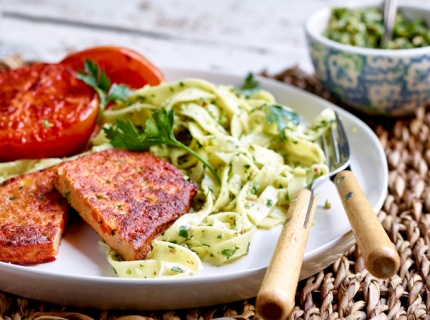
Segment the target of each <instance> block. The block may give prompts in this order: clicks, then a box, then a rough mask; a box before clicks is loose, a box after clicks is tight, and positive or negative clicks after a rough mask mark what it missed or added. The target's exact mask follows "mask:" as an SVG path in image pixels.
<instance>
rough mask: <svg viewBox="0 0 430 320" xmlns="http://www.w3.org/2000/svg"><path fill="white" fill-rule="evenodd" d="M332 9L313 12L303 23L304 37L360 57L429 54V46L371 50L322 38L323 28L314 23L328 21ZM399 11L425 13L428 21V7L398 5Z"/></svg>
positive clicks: (429, 11)
mask: <svg viewBox="0 0 430 320" xmlns="http://www.w3.org/2000/svg"><path fill="white" fill-rule="evenodd" d="M380 6H381V4H375V3H373V4H371V3H366V2H364V3H360V4H355V5H351V6H348V7H350V8H354V9H360V8H376V7H380ZM331 9H332V7H331V6H330V7H324V8H321V9H319V10H317V11H315V12H313V13H312V14H311V15H310V16H309V17H308V18H307V19H306V20H305V23H304V26H303V27H304V30H305V33H306V35H307V36H308V37H309V38H311V39H314V40H316V41H318V42H320V43H322V44H324V45H325V46H327V47H333V48H335V49H338V50H339V51H345V52H349V53H355V54H361V55H369V56H395V57H399V56H416V55H422V54H425V53H429V52H430V46H428V47H422V48H414V49H372V48H362V47H354V46H351V45H346V44H342V43H339V42H336V41H333V40H330V39H328V38H326V37H324V36H323V35H322V34H321V32H322V31H323V30H325V26H324V27H322V26H321V25H320V24H318V25H316V22H318V21H320V20H328V18H329V16H330V12H331ZM399 9H400V10H402V9H406V10H411V11H420V12H425V13H426V14H427V15H428V16H429V18H428V19H430V7H429V8H425V7H420V6H417V5H399Z"/></svg>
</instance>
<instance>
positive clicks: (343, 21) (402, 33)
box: [323, 7, 430, 49]
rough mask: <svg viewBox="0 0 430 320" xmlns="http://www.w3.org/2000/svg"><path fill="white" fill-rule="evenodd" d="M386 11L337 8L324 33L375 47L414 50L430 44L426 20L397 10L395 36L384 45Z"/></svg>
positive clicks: (349, 41)
mask: <svg viewBox="0 0 430 320" xmlns="http://www.w3.org/2000/svg"><path fill="white" fill-rule="evenodd" d="M383 34H384V26H383V14H382V12H381V11H380V10H379V9H377V8H366V9H351V8H345V7H342V8H333V9H332V12H331V17H330V20H329V23H328V26H327V30H326V31H325V32H324V33H323V35H324V36H325V37H327V38H329V39H331V40H333V41H336V42H340V43H343V44H348V45H352V46H356V47H364V48H374V49H412V48H419V47H426V46H428V45H430V29H429V27H428V26H427V24H426V22H425V21H424V20H422V19H413V20H407V19H406V18H405V17H404V16H403V14H402V13H401V11H399V12H397V16H396V20H395V24H394V29H393V37H392V40H390V41H389V42H388V43H387V45H386V46H384V47H382V46H381V39H382V36H383Z"/></svg>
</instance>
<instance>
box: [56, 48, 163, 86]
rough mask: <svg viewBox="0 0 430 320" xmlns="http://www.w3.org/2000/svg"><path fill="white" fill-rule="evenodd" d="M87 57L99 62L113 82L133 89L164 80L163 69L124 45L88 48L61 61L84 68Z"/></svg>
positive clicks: (77, 67)
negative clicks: (123, 46)
mask: <svg viewBox="0 0 430 320" xmlns="http://www.w3.org/2000/svg"><path fill="white" fill-rule="evenodd" d="M86 59H89V60H91V61H93V62H97V64H98V65H99V67H100V69H101V70H104V71H105V72H106V75H107V77H108V78H109V79H110V80H111V83H117V84H126V85H128V86H129V87H130V88H131V89H139V88H142V87H143V86H145V85H147V84H149V85H151V86H155V85H158V84H160V83H161V82H162V81H163V80H164V77H163V74H162V73H161V71H160V70H159V69H158V68H157V67H155V66H154V65H153V64H152V63H151V62H149V61H148V60H147V59H146V58H145V57H143V56H142V55H141V54H139V53H138V52H136V51H134V50H131V49H127V48H122V47H113V46H102V47H94V48H90V49H86V50H83V51H79V52H75V53H72V54H70V55H68V56H67V57H66V58H64V59H63V60H62V61H61V63H63V64H67V65H69V66H71V67H72V68H73V69H75V70H83V69H84V62H85V60H86Z"/></svg>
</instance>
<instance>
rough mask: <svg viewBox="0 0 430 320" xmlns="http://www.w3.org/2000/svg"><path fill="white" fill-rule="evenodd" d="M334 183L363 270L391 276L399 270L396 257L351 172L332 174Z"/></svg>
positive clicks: (382, 275) (382, 276) (380, 276)
mask: <svg viewBox="0 0 430 320" xmlns="http://www.w3.org/2000/svg"><path fill="white" fill-rule="evenodd" d="M334 183H335V185H336V188H337V191H338V192H339V195H340V198H341V200H342V204H343V207H344V208H345V211H346V214H347V215H348V219H349V223H350V224H351V227H352V230H353V232H354V235H355V238H356V240H357V244H358V247H359V248H360V251H361V253H362V255H363V258H364V265H365V267H366V269H367V270H369V272H370V273H371V274H372V275H374V276H375V277H377V278H381V279H385V278H389V277H391V276H393V275H394V274H396V273H397V271H398V269H399V267H400V257H399V254H398V253H397V250H396V248H395V247H394V244H393V243H392V242H391V240H390V239H389V238H388V235H387V233H386V232H385V230H384V228H383V227H382V225H381V223H380V222H379V220H378V218H377V216H376V214H375V212H374V210H373V208H372V206H371V205H370V203H369V201H368V200H367V198H366V195H365V194H364V192H363V191H362V190H361V187H360V185H359V184H358V181H357V179H356V178H355V176H354V174H353V173H352V172H351V171H342V172H340V173H338V174H337V175H336V177H335V179H334Z"/></svg>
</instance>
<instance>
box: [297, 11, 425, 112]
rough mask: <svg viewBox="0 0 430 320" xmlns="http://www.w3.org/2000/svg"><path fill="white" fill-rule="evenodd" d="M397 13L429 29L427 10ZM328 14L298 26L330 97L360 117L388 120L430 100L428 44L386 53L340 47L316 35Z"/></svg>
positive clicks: (377, 50)
mask: <svg viewBox="0 0 430 320" xmlns="http://www.w3.org/2000/svg"><path fill="white" fill-rule="evenodd" d="M367 7H368V6H367ZM357 8H359V7H357ZM362 8H364V7H362ZM399 10H401V11H402V13H403V14H404V15H405V17H406V18H408V19H412V18H420V19H425V20H426V22H427V25H429V26H430V8H422V7H412V6H401V7H399ZM330 14H331V8H324V9H322V10H319V11H317V12H315V13H314V14H312V15H311V16H310V17H309V18H308V19H307V20H306V23H305V26H304V28H305V33H306V37H307V42H308V47H309V51H310V54H311V59H312V63H313V65H314V67H315V73H316V75H317V77H318V78H319V80H320V81H321V82H322V83H323V85H324V86H325V87H326V88H327V89H328V90H329V91H330V92H331V93H332V94H333V95H334V96H335V97H336V98H338V99H339V100H340V101H342V102H343V103H345V104H346V105H349V106H351V107H353V108H356V109H358V110H360V111H362V112H364V113H367V114H375V115H388V116H402V115H408V114H412V113H414V112H415V110H416V109H417V107H419V106H423V105H426V104H427V103H429V102H430V46H429V47H424V48H416V49H402V50H387V49H369V48H359V47H354V46H350V45H344V44H341V43H338V42H335V41H332V40H329V39H327V38H325V37H324V36H322V33H323V32H324V30H325V28H326V27H327V22H328V20H329V18H330Z"/></svg>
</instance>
